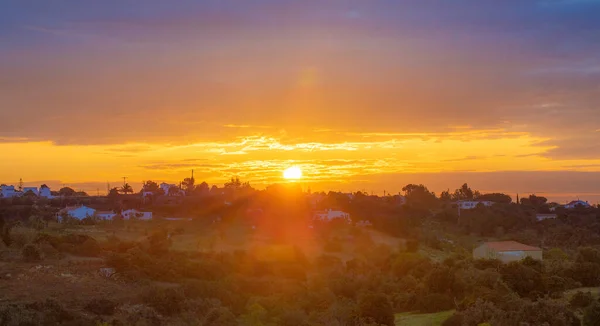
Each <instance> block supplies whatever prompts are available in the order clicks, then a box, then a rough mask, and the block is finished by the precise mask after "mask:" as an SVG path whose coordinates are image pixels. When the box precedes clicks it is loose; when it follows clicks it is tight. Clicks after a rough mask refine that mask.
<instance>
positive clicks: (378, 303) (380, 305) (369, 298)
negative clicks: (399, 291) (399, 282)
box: [358, 293, 394, 326]
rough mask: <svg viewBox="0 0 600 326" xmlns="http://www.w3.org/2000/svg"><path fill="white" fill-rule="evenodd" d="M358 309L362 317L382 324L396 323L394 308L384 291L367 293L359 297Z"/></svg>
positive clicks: (390, 325)
mask: <svg viewBox="0 0 600 326" xmlns="http://www.w3.org/2000/svg"><path fill="white" fill-rule="evenodd" d="M358 311H359V314H360V316H361V317H362V318H369V319H372V320H373V321H375V322H376V323H377V324H381V325H389V326H392V325H394V310H393V308H392V305H391V303H390V301H389V300H388V298H387V297H386V296H385V295H384V294H382V293H365V294H363V295H361V296H360V297H359V299H358Z"/></svg>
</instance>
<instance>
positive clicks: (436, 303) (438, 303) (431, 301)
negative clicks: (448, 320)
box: [418, 293, 454, 313]
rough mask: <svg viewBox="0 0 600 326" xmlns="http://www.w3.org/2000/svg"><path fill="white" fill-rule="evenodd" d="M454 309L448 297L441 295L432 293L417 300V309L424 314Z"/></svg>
mask: <svg viewBox="0 0 600 326" xmlns="http://www.w3.org/2000/svg"><path fill="white" fill-rule="evenodd" d="M452 308H454V300H452V298H450V296H448V295H446V294H441V293H432V294H428V295H425V296H423V297H421V298H420V299H419V302H418V309H419V311H421V312H424V313H432V312H439V311H445V310H450V309H452Z"/></svg>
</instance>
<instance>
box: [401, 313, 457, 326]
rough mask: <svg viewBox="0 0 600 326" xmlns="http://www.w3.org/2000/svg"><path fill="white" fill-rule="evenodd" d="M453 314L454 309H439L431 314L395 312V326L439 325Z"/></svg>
mask: <svg viewBox="0 0 600 326" xmlns="http://www.w3.org/2000/svg"><path fill="white" fill-rule="evenodd" d="M453 314H454V310H448V311H441V312H436V313H432V314H418V313H417V314H413V313H409V312H407V313H402V314H396V321H395V324H396V326H441V325H443V323H444V322H445V321H446V320H447V319H449V318H450V317H451V316H452V315H453Z"/></svg>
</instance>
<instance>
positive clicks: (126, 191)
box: [121, 183, 133, 195]
mask: <svg viewBox="0 0 600 326" xmlns="http://www.w3.org/2000/svg"><path fill="white" fill-rule="evenodd" d="M121 192H122V193H123V194H125V195H127V194H130V193H133V188H131V186H130V185H129V183H126V184H124V185H123V187H122V188H121Z"/></svg>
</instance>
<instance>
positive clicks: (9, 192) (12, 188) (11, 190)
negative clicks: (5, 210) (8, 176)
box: [0, 185, 19, 198]
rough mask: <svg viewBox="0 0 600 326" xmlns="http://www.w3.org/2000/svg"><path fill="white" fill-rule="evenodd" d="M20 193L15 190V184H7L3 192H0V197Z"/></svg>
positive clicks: (3, 187) (10, 196) (9, 196)
mask: <svg viewBox="0 0 600 326" xmlns="http://www.w3.org/2000/svg"><path fill="white" fill-rule="evenodd" d="M18 195H19V193H18V192H17V191H16V190H15V186H6V185H3V186H2V189H1V192H0V197H3V198H12V197H17V196H18Z"/></svg>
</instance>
